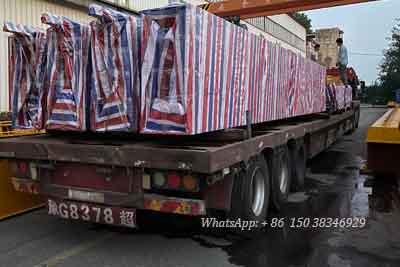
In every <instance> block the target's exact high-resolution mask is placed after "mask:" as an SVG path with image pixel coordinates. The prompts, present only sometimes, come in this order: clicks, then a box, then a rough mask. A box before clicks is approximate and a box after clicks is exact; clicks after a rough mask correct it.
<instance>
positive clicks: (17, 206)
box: [0, 160, 44, 220]
mask: <svg viewBox="0 0 400 267" xmlns="http://www.w3.org/2000/svg"><path fill="white" fill-rule="evenodd" d="M10 177H11V173H10V170H9V167H8V162H7V160H0V220H2V219H5V218H8V217H10V216H13V215H17V214H20V213H23V212H26V211H29V210H32V209H36V208H40V207H43V206H44V199H43V198H42V197H41V196H38V195H31V194H27V193H22V192H17V191H15V190H14V186H13V185H12V182H11V178H10Z"/></svg>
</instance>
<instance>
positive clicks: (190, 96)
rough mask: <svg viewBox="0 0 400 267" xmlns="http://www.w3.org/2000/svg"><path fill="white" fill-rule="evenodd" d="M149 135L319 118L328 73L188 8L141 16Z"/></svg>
mask: <svg viewBox="0 0 400 267" xmlns="http://www.w3.org/2000/svg"><path fill="white" fill-rule="evenodd" d="M143 14H144V16H143V31H142V32H143V34H142V49H141V55H142V69H141V83H142V86H141V123H140V131H141V132H144V133H149V132H150V133H154V132H156V133H166V134H189V135H191V134H199V133H205V132H210V131H215V130H220V129H224V128H232V127H238V126H242V125H245V124H246V112H247V111H249V112H250V114H251V119H252V122H253V123H260V122H266V121H273V120H279V119H284V118H288V117H294V116H300V115H305V114H310V113H316V112H322V111H324V110H325V108H326V103H325V102H326V95H325V89H326V88H325V77H326V71H325V68H324V67H322V66H320V65H318V64H317V63H315V62H312V61H310V60H308V59H305V58H303V57H302V56H301V55H299V54H295V53H293V52H291V51H289V50H287V49H284V48H283V47H281V46H279V45H278V44H274V43H271V42H269V41H267V40H265V39H264V38H262V37H259V36H256V35H255V34H252V33H250V32H248V31H246V30H244V29H242V28H239V27H237V26H235V25H233V24H231V23H229V22H228V21H226V20H224V19H221V18H219V17H217V16H214V15H212V14H210V13H208V12H205V11H203V10H201V9H199V8H196V7H193V6H190V5H180V6H170V7H167V8H162V9H153V10H146V11H144V12H143Z"/></svg>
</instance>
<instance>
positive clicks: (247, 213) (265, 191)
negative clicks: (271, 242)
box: [230, 156, 271, 226]
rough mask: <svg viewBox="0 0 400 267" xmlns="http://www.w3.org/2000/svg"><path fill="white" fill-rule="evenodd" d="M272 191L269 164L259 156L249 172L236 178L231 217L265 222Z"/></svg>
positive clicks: (249, 167)
mask: <svg viewBox="0 0 400 267" xmlns="http://www.w3.org/2000/svg"><path fill="white" fill-rule="evenodd" d="M270 191H271V190H270V176H269V170H268V164H267V162H266V161H265V159H264V157H263V156H257V157H256V158H255V159H254V160H252V161H251V163H250V165H249V166H248V168H247V170H245V171H243V172H242V173H241V175H237V176H236V177H235V181H234V185H233V191H232V201H231V213H230V215H231V216H230V217H231V218H233V219H236V218H241V219H243V220H249V221H259V222H261V221H263V220H265V219H266V217H267V212H268V207H269V199H270ZM260 225H261V223H259V226H260Z"/></svg>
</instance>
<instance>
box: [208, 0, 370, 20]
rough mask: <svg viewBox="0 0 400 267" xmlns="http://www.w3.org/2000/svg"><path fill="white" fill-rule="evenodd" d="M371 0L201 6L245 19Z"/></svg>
mask: <svg viewBox="0 0 400 267" xmlns="http://www.w3.org/2000/svg"><path fill="white" fill-rule="evenodd" d="M372 1H376V0H229V1H223V2H215V3H209V4H206V5H203V8H204V9H206V10H207V11H208V12H211V13H214V14H216V15H218V16H221V17H228V16H240V17H241V18H242V19H246V18H254V17H261V16H271V15H277V14H284V13H290V12H297V11H306V10H312V9H319V8H327V7H334V6H342V5H349V4H357V3H364V2H372Z"/></svg>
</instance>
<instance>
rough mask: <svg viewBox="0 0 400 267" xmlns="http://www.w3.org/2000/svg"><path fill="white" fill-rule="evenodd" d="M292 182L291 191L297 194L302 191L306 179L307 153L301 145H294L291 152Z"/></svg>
mask: <svg viewBox="0 0 400 267" xmlns="http://www.w3.org/2000/svg"><path fill="white" fill-rule="evenodd" d="M291 154H292V166H293V168H292V182H291V191H292V192H299V191H302V190H304V180H305V178H306V170H307V167H306V164H307V153H306V149H305V147H304V145H303V144H298V145H296V148H295V149H294V150H293V151H292V153H291Z"/></svg>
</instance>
